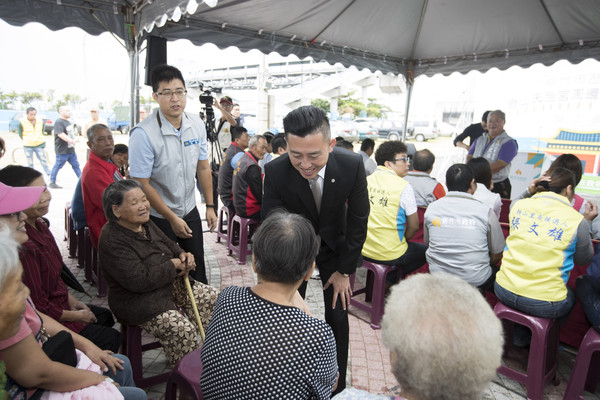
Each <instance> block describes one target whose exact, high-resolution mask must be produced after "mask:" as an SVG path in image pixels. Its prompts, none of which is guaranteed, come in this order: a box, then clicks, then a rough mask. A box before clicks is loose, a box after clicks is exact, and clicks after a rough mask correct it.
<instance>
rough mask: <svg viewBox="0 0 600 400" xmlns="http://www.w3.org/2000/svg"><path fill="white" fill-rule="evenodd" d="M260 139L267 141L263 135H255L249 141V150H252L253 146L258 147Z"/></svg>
mask: <svg viewBox="0 0 600 400" xmlns="http://www.w3.org/2000/svg"><path fill="white" fill-rule="evenodd" d="M260 139H265V141H266V140H267V138H266V137H264V136H263V135H254V136H252V137H251V138H250V140H249V141H248V148H251V147H252V146H256V145H257V144H258V141H259V140H260Z"/></svg>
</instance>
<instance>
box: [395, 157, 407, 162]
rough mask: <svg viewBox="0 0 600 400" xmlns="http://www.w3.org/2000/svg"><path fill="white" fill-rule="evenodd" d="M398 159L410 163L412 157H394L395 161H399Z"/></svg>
mask: <svg viewBox="0 0 600 400" xmlns="http://www.w3.org/2000/svg"><path fill="white" fill-rule="evenodd" d="M398 161H402V162H405V163H408V162H410V158H408V157H400V158H394V162H398Z"/></svg>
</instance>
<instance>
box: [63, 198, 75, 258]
mask: <svg viewBox="0 0 600 400" xmlns="http://www.w3.org/2000/svg"><path fill="white" fill-rule="evenodd" d="M65 240H67V243H68V248H69V258H75V257H77V231H76V230H75V224H74V223H73V217H72V216H71V202H70V201H69V202H67V203H65Z"/></svg>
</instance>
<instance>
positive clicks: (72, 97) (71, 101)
mask: <svg viewBox="0 0 600 400" xmlns="http://www.w3.org/2000/svg"><path fill="white" fill-rule="evenodd" d="M85 100H86V98H85V97H81V96H79V95H78V94H73V93H67V94H65V95H64V96H63V102H64V103H66V104H68V105H69V106H71V107H75V106H76V105H78V104H81V103H83V102H84V101H85Z"/></svg>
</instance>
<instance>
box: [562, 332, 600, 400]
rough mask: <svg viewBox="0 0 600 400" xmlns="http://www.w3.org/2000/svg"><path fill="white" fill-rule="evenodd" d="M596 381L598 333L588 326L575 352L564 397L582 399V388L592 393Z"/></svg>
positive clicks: (599, 377)
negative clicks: (575, 356)
mask: <svg viewBox="0 0 600 400" xmlns="http://www.w3.org/2000/svg"><path fill="white" fill-rule="evenodd" d="M598 383H600V333H598V331H596V330H595V329H594V328H590V329H588V331H587V333H586V334H585V337H584V338H583V342H581V346H580V347H579V351H578V352H577V359H575V365H574V366H573V370H572V371H571V379H569V384H568V385H567V390H566V392H565V397H564V399H565V400H573V399H577V400H580V399H581V400H583V396H582V394H583V390H584V389H585V390H587V391H588V392H590V393H594V392H595V391H596V386H598Z"/></svg>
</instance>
